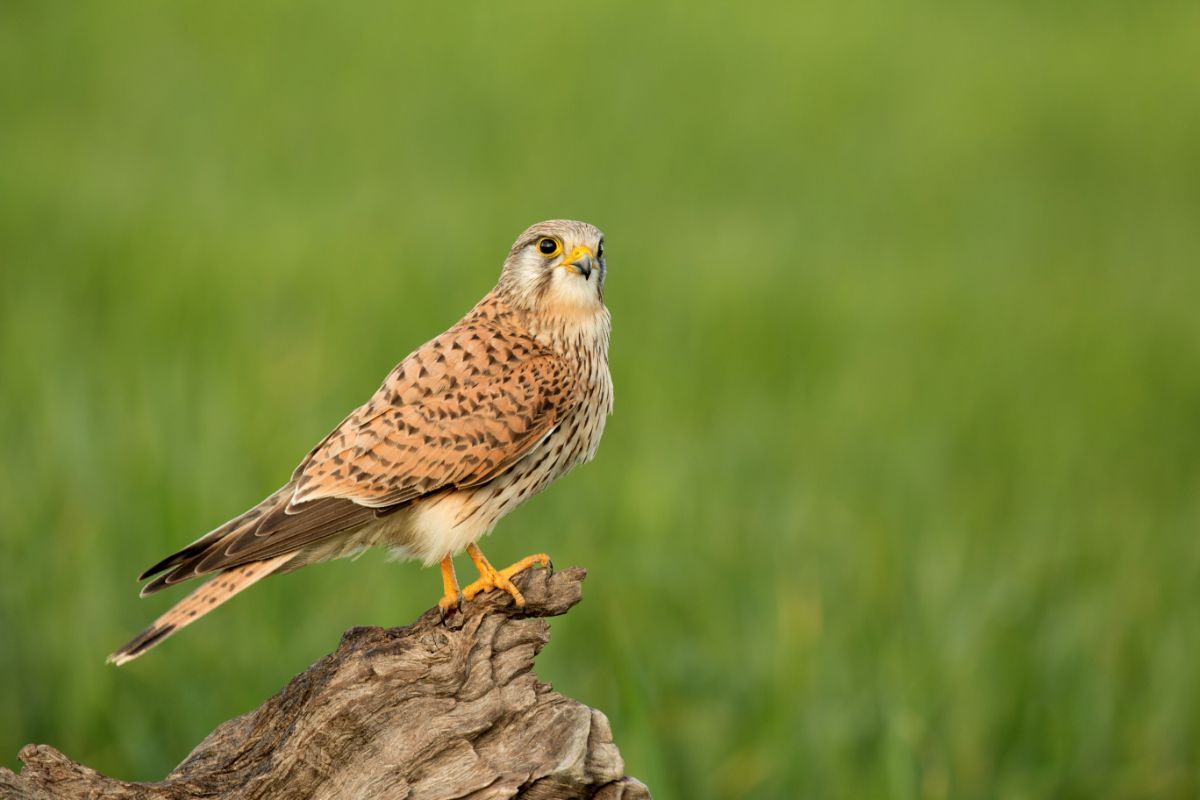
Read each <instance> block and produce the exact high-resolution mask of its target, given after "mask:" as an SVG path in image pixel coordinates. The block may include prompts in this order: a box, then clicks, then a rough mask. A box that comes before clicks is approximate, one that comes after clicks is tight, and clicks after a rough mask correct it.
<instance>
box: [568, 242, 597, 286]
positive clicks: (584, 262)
mask: <svg viewBox="0 0 1200 800" xmlns="http://www.w3.org/2000/svg"><path fill="white" fill-rule="evenodd" d="M563 266H564V267H567V268H569V269H574V270H575V271H576V272H578V273H579V274H580V275H582V276H583V279H584V280H587V279H588V278H590V277H591V276H592V269H593V268H595V266H596V256H595V254H594V253H592V248H590V247H587V246H586V245H580V246H579V247H576V248H575V249H574V250H572V251H571V255H569V256H567V257H566V259H564V260H563Z"/></svg>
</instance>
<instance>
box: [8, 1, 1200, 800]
mask: <svg viewBox="0 0 1200 800" xmlns="http://www.w3.org/2000/svg"><path fill="white" fill-rule="evenodd" d="M435 5H436V4H430V3H420V4H416V3H412V4H400V3H394V4H374V5H370V4H368V5H360V4H333V3H321V2H310V3H296V2H274V3H268V2H256V3H252V4H233V3H210V2H180V3H154V2H113V3H100V2H89V3H61V4H54V3H43V2H32V1H31V0H27V1H25V2H17V1H14V2H5V3H4V4H3V5H2V6H0V268H2V270H3V279H2V284H0V314H2V316H0V336H2V341H0V369H2V373H0V374H2V376H3V383H2V386H0V436H2V451H0V509H2V515H3V516H2V522H0V544H2V545H3V550H2V554H0V763H3V764H6V765H8V766H10V767H11V766H15V765H16V764H17V760H16V752H17V750H18V748H19V747H20V746H21V745H22V744H24V743H26V742H46V743H51V744H54V745H55V746H57V747H59V748H61V749H62V750H64V751H65V752H66V753H67V754H69V755H70V756H72V757H74V758H76V759H78V760H81V761H83V762H85V763H88V764H90V765H91V766H94V767H96V768H98V769H100V770H102V771H104V772H106V773H109V774H112V775H114V776H117V777H120V778H125V779H142V780H146V779H153V778H157V777H161V776H162V775H163V774H165V772H166V771H167V770H168V769H170V768H171V767H172V766H173V765H174V764H176V763H178V762H179V761H180V760H181V759H182V758H183V757H184V756H185V755H186V754H187V752H188V751H189V750H190V748H191V747H192V746H193V745H195V744H196V743H197V742H198V741H199V740H200V739H201V738H202V736H203V735H204V734H205V733H206V732H208V731H209V730H210V729H211V728H212V727H213V726H214V725H215V724H216V723H218V722H220V721H222V720H224V719H226V718H228V717H231V716H233V715H236V714H240V713H242V712H245V711H247V710H249V709H251V708H253V707H254V706H255V705H257V704H258V703H259V702H260V701H261V700H263V699H264V698H266V697H267V696H269V695H270V694H272V693H273V692H274V691H275V690H276V689H278V688H279V687H280V686H281V685H282V684H283V683H284V681H285V680H286V679H287V678H288V677H290V676H291V675H293V674H294V673H296V672H298V671H300V670H302V669H303V668H304V667H306V666H307V665H308V664H309V663H310V662H312V661H313V660H315V659H316V658H318V657H319V656H321V655H322V654H324V653H326V652H327V651H329V650H330V649H332V648H333V647H334V645H335V644H336V643H337V641H338V638H339V636H340V634H341V632H342V631H343V630H344V629H346V628H348V627H350V626H352V625H364V624H375V625H397V624H404V623H407V622H409V621H411V620H412V619H413V618H415V617H416V616H417V615H418V614H419V613H421V612H422V611H423V610H424V609H425V608H427V607H428V606H429V605H431V604H432V602H433V601H434V600H435V599H436V598H437V596H438V594H439V592H440V582H439V578H438V575H437V572H436V571H435V570H422V569H420V568H419V566H418V565H416V564H389V563H385V561H384V559H383V557H382V554H380V553H372V554H368V555H366V556H364V557H363V558H362V559H360V560H359V561H357V562H337V563H333V564H326V565H321V566H318V567H314V568H312V569H308V570H304V571H302V572H300V573H297V574H294V575H290V576H287V577H284V578H280V579H276V580H271V581H267V582H266V583H264V584H262V585H261V586H259V587H257V588H255V590H254V591H253V592H249V593H247V594H246V595H244V596H242V597H239V598H237V599H236V600H235V601H233V602H232V603H230V604H229V605H228V606H227V607H225V608H223V609H221V611H220V612H218V613H216V614H214V615H212V616H211V617H209V618H208V619H205V620H204V621H203V622H202V623H201V624H198V625H196V626H195V627H194V628H191V629H189V630H188V631H187V632H186V633H185V634H183V635H181V636H179V637H177V638H175V639H172V640H171V641H170V642H169V643H168V644H166V645H164V646H163V647H162V648H161V649H159V650H156V651H155V652H154V653H153V654H152V655H150V656H148V657H146V658H144V659H141V660H139V661H137V662H134V663H133V664H132V665H130V666H128V667H124V668H121V669H116V668H113V667H111V666H106V665H105V664H104V656H105V655H106V654H107V653H109V652H110V651H111V650H112V649H113V648H114V647H115V646H116V645H118V644H120V643H121V642H122V641H124V640H125V639H126V638H127V637H128V636H129V635H131V634H132V633H134V632H136V631H137V630H139V629H140V628H141V627H142V626H143V625H144V624H145V623H146V622H148V621H149V620H150V619H152V618H153V617H154V616H155V615H157V614H158V613H159V612H161V611H162V610H163V609H164V608H166V606H167V605H169V604H170V603H171V602H172V601H173V600H174V599H176V597H177V596H179V595H178V594H176V595H174V596H166V595H159V596H156V597H154V598H153V599H151V600H139V599H138V598H137V591H136V590H137V587H136V585H135V583H134V580H133V578H134V576H135V575H136V574H137V573H138V572H139V571H140V570H141V569H142V568H144V567H146V566H147V565H149V564H150V563H152V562H154V561H156V560H157V559H158V558H159V557H161V556H163V555H165V554H166V553H168V552H170V551H172V550H174V549H175V548H177V547H179V546H181V545H183V544H185V543H186V542H188V541H190V540H191V539H193V538H194V537H195V536H197V535H199V534H200V533H203V532H204V531H206V530H208V529H209V528H211V527H213V526H214V525H216V524H217V523H219V522H222V521H223V520H224V519H225V518H227V517H229V516H232V515H233V514H234V513H236V512H238V511H241V510H242V509H243V508H244V507H246V506H248V505H250V504H251V503H253V502H255V501H257V500H258V499H259V498H260V497H261V496H263V495H265V494H266V493H267V492H268V491H270V490H272V489H274V488H275V487H276V486H278V485H279V484H280V483H281V482H282V481H283V480H284V479H285V478H286V477H287V475H288V474H289V472H290V470H291V469H292V467H293V466H294V465H295V463H296V462H297V461H298V460H299V458H300V457H301V456H302V455H303V453H304V452H305V451H306V449H307V448H308V447H309V446H311V444H312V443H314V442H315V441H316V440H317V439H319V438H320V437H321V436H323V435H324V434H325V433H326V432H327V431H328V430H329V429H330V428H331V427H332V426H333V425H334V424H336V423H337V422H338V421H339V420H340V419H341V418H342V416H343V415H344V414H345V413H347V412H348V411H349V410H350V409H351V408H353V407H354V406H356V405H357V404H359V403H360V402H362V401H363V400H365V399H366V397H367V396H368V395H369V394H370V393H371V392H372V391H373V390H374V388H375V387H376V385H377V384H378V382H379V381H380V380H381V378H382V377H383V375H384V374H385V373H386V372H387V370H388V369H389V368H390V367H391V366H392V365H393V364H394V363H395V362H396V361H398V360H399V359H400V358H401V357H403V356H404V355H405V354H406V353H407V352H408V351H409V350H410V349H412V348H413V347H414V346H416V345H417V344H419V343H420V342H422V341H424V340H426V339H427V338H429V337H431V336H432V335H434V334H436V333H438V332H440V331H442V330H443V329H444V328H446V327H447V326H448V325H449V324H450V323H452V322H453V321H455V320H456V319H457V318H458V317H459V315H461V314H462V313H463V312H465V311H466V309H468V308H469V307H470V306H471V305H472V304H473V303H474V302H475V300H476V299H478V298H479V297H480V296H481V295H482V294H483V293H484V292H485V291H487V289H489V288H490V287H491V285H492V283H493V281H494V280H495V278H496V275H497V274H498V270H499V266H500V262H501V260H502V258H503V256H504V254H505V253H506V252H507V248H508V246H509V244H510V243H511V241H512V240H513V239H514V238H515V236H516V235H517V234H518V233H519V232H520V231H521V230H522V229H523V228H525V227H526V226H527V225H528V224H530V223H532V222H535V221H537V220H540V219H545V218H550V217H574V218H580V219H585V220H588V221H591V222H594V223H595V224H597V225H599V226H600V227H601V228H602V229H603V230H604V231H605V232H606V234H607V242H606V249H607V251H608V261H609V283H608V293H607V297H608V302H609V305H610V307H611V309H612V313H613V319H614V335H613V340H612V352H611V360H612V372H613V377H614V380H615V382H616V414H615V415H614V416H613V418H612V419H611V420H610V423H609V427H608V432H607V434H606V436H605V440H604V442H603V444H602V446H601V448H600V451H599V454H598V457H597V459H596V461H595V462H594V463H593V464H590V465H588V466H587V467H585V468H583V469H581V470H579V471H578V472H576V473H573V474H572V475H571V476H570V477H569V478H567V479H565V480H563V481H561V482H560V483H559V484H557V485H556V486H555V487H554V488H553V489H551V490H550V491H548V492H546V493H545V494H544V495H543V496H541V497H539V498H537V499H536V500H535V501H534V502H531V503H529V504H528V505H527V506H525V507H523V508H522V509H520V510H519V511H518V512H517V513H515V514H513V515H512V516H510V517H509V518H508V519H506V520H505V521H504V522H503V523H501V525H500V527H499V529H498V531H497V533H496V535H495V536H493V537H491V538H490V539H488V540H487V541H486V542H485V548H486V550H487V552H488V554H489V555H490V556H491V557H492V559H493V560H494V561H495V562H497V563H508V562H509V561H511V560H514V559H516V558H517V557H519V556H521V555H524V554H526V553H528V552H534V551H539V550H546V551H549V552H550V553H551V554H552V555H553V556H554V558H555V560H556V562H557V563H559V564H560V565H564V566H565V565H572V564H580V565H584V566H587V567H588V568H589V570H590V577H589V579H588V582H587V584H586V585H585V599H584V602H583V604H582V605H581V606H580V607H578V608H577V609H576V610H574V611H573V612H572V613H571V614H570V615H569V616H568V617H566V618H564V619H561V620H558V621H556V622H555V623H554V624H553V636H554V638H553V640H552V642H551V644H550V646H549V647H548V648H547V650H546V651H545V652H544V653H543V654H542V656H541V657H540V659H539V662H538V673H539V675H540V676H541V677H542V678H543V679H545V680H548V681H551V682H553V683H554V685H555V687H556V688H558V689H559V690H561V691H563V692H565V693H567V694H569V695H572V696H574V697H577V698H579V699H580V700H582V701H584V702H586V703H588V704H591V705H594V706H596V707H598V708H601V709H603V710H604V711H605V712H606V713H607V714H608V715H609V717H610V719H611V720H612V723H613V728H614V734H615V737H616V741H617V743H618V744H619V746H620V747H621V750H622V753H623V754H624V756H625V759H626V765H627V769H628V771H629V773H630V774H632V775H636V776H638V777H639V778H641V779H643V780H644V781H646V782H647V783H648V784H649V785H650V787H651V789H652V790H653V791H654V792H655V795H656V796H657V797H660V798H707V797H713V798H734V797H755V798H762V797H780V798H785V797H847V798H861V797H873V796H878V797H897V798H907V797H929V798H941V797H966V798H990V797H997V798H1034V797H1047V798H1050V797H1053V798H1092V797H1098V796H1110V797H1129V798H1134V797H1138V798H1141V797H1195V796H1196V795H1197V793H1200V768H1198V766H1197V765H1198V764H1200V688H1198V687H1200V665H1198V663H1197V662H1198V661H1200V597H1198V596H1200V543H1198V537H1200V524H1198V523H1200V491H1198V490H1200V310H1198V309H1197V305H1198V301H1200V255H1198V253H1200V82H1198V81H1200V73H1198V71H1197V63H1198V62H1197V55H1196V54H1197V53H1200V6H1198V5H1197V4H1195V3H1185V2H1179V3H1168V2H1142V3H1110V2H1087V3H1085V2H1060V3H1034V2H1013V3H1007V4H1001V3H983V2H967V3H947V2H943V3H938V2H917V3H911V4H899V3H890V2H885V1H884V0H849V2H837V3H834V2H810V3H783V2H780V3H753V2H742V3H736V4H729V5H727V6H723V7H722V6H716V5H709V4H700V3H684V2H675V3H664V4H648V3H643V2H603V3H599V2H596V3H582V4H576V3H562V2H555V3H550V2H515V3H489V4H479V5H475V4H463V3H454V4H441V5H443V6H444V8H440V7H435ZM466 570H469V565H468V564H467V562H466V560H465V559H462V560H461V562H460V571H466ZM464 574H465V573H464Z"/></svg>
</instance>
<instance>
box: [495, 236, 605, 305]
mask: <svg viewBox="0 0 1200 800" xmlns="http://www.w3.org/2000/svg"><path fill="white" fill-rule="evenodd" d="M604 277H605V262H604V234H603V233H601V232H600V230H599V229H598V228H596V227H595V226H593V225H589V224H587V223H586V222H575V221H574V220H551V221H549V222H539V223H538V224H537V225H534V226H532V227H530V228H529V229H528V230H526V231H525V232H524V233H522V234H521V235H520V236H519V237H518V238H517V241H516V243H515V244H513V247H512V250H510V251H509V254H508V258H507V259H506V260H505V262H504V270H503V272H502V273H501V275H500V284H499V286H500V288H501V290H503V291H505V292H506V293H507V294H508V295H509V296H510V297H512V298H513V299H515V300H517V301H518V302H519V303H521V304H522V305H526V306H527V307H530V308H533V309H538V310H545V311H554V312H560V313H568V312H575V313H578V312H586V311H589V310H591V311H595V310H599V309H601V308H603V307H604Z"/></svg>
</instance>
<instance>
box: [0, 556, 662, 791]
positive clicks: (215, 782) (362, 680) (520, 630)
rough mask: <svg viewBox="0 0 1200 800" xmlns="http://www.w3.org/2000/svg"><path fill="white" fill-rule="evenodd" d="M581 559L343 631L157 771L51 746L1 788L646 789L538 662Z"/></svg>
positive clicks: (31, 755)
mask: <svg viewBox="0 0 1200 800" xmlns="http://www.w3.org/2000/svg"><path fill="white" fill-rule="evenodd" d="M586 574H587V573H586V571H585V570H583V569H579V568H576V569H568V570H564V571H562V572H558V573H554V574H551V573H550V572H548V571H544V570H537V571H534V570H530V571H527V572H525V573H522V574H521V575H520V576H519V577H518V580H517V581H516V583H517V584H518V586H519V588H520V589H521V591H522V592H523V593H524V595H525V599H526V605H525V607H524V608H522V609H518V608H516V607H515V606H514V604H513V602H512V600H511V598H509V596H508V595H507V594H504V593H503V592H488V593H487V594H485V595H481V596H479V597H477V598H476V599H475V600H473V601H472V602H470V603H465V604H464V606H463V608H462V609H461V610H460V611H458V612H456V613H453V614H451V615H450V616H449V617H447V619H446V620H444V621H443V619H442V617H441V614H440V613H439V611H438V609H437V608H436V607H435V608H432V609H430V610H429V611H427V612H425V614H424V615H423V616H422V617H421V618H420V619H418V620H417V621H416V622H415V623H413V624H412V625H409V626H407V627H404V628H392V629H390V630H384V629H383V628H352V629H351V630H349V631H347V632H346V634H345V635H344V636H343V637H342V641H341V644H339V646H338V648H337V650H336V651H335V652H333V653H331V654H329V655H327V656H325V657H324V658H322V659H321V660H320V661H318V662H316V663H315V664H313V665H312V666H311V667H309V668H308V669H307V670H305V671H304V672H303V673H301V674H300V675H298V676H296V677H295V678H293V679H292V680H291V682H289V683H288V685H287V686H286V687H284V689H283V690H282V691H281V692H279V694H277V695H275V696H274V697H272V698H271V699H269V700H267V701H266V702H265V703H263V704H262V705H261V706H259V707H258V708H257V709H255V710H254V711H252V712H250V713H248V714H245V715H243V716H240V717H237V718H236V719H231V720H229V721H228V722H225V723H223V724H221V725H220V726H218V727H217V729H216V730H214V731H213V732H212V733H211V734H209V735H208V737H207V738H206V739H205V740H204V741H203V742H201V743H200V745H199V746H198V747H196V749H195V750H193V751H192V753H191V754H190V755H189V756H188V757H187V758H186V759H185V760H184V761H183V763H182V764H180V765H179V766H178V767H176V768H175V770H174V771H173V772H171V774H170V775H168V776H167V777H166V778H165V779H163V780H162V781H158V782H154V783H126V782H124V781H118V780H114V779H112V778H108V777H106V776H104V775H101V774H100V773H98V772H96V771H95V770H92V769H89V768H88V767H85V766H83V765H81V764H77V763H75V762H74V761H72V760H70V759H69V758H67V757H66V756H64V755H63V754H62V753H60V752H58V751H57V750H55V749H54V748H52V747H49V746H47V745H27V746H26V747H24V748H22V750H21V754H20V755H21V761H22V762H23V763H24V765H25V766H24V769H23V770H22V771H21V772H20V774H14V773H13V772H11V771H9V770H6V769H0V797H2V798H5V800H8V798H31V799H32V798H36V799H37V800H42V799H43V798H45V799H46V800H49V799H50V798H54V800H63V799H64V798H90V799H93V800H102V799H103V800H108V799H109V798H112V799H113V800H116V799H117V798H121V800H125V799H127V798H128V799H133V798H136V799H137V800H161V798H196V797H206V798H211V797H226V798H264V799H265V798H271V799H272V800H288V799H290V798H295V799H296V800H300V799H301V798H304V800H308V798H327V799H330V800H332V798H397V800H398V799H399V798H407V799H408V800H437V799H438V798H472V800H483V799H484V798H510V797H519V798H528V800H543V799H545V798H603V799H604V800H641V798H649V797H650V793H649V791H648V790H647V789H646V787H645V786H644V785H643V784H641V783H640V782H638V781H637V780H635V779H632V778H627V777H625V775H624V771H625V767H624V764H623V762H622V761H621V756H620V753H619V752H618V751H617V747H616V745H615V744H613V741H612V732H611V730H610V728H609V725H608V720H607V719H606V718H605V716H604V715H603V714H602V713H600V712H599V711H597V710H595V709H592V708H588V707H587V706H585V705H582V704H581V703H578V702H576V701H575V700H572V699H570V698H568V697H563V696H562V695H560V694H559V693H557V692H555V691H554V690H553V689H552V688H551V687H550V686H548V685H546V684H544V683H540V682H539V681H538V679H537V677H536V676H535V675H534V674H533V659H534V656H535V655H537V653H538V651H540V650H541V648H542V647H543V646H544V645H545V644H546V642H547V641H549V624H548V623H547V622H546V620H545V617H552V616H556V615H559V614H563V613H566V611H567V610H568V609H569V608H571V606H573V605H575V603H577V602H579V599H580V596H581V582H582V581H583V579H584V577H585V576H586Z"/></svg>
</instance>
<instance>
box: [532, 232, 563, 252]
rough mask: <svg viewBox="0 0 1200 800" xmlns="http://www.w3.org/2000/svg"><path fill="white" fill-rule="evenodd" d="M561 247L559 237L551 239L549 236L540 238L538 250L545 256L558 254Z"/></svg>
mask: <svg viewBox="0 0 1200 800" xmlns="http://www.w3.org/2000/svg"><path fill="white" fill-rule="evenodd" d="M561 249H562V248H561V247H560V246H559V244H558V240H557V239H551V238H550V237H549V236H546V237H543V238H541V239H538V252H540V253H541V254H542V255H544V256H556V255H558V251H559V250H561Z"/></svg>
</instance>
